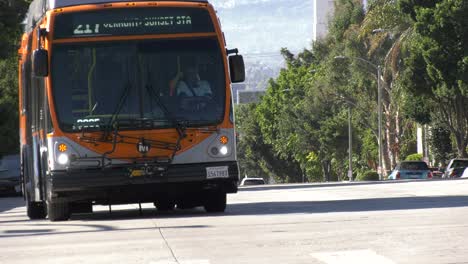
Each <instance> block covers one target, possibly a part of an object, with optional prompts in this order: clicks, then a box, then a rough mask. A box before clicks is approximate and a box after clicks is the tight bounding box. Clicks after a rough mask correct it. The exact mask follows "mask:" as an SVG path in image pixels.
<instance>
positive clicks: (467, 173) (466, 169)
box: [460, 168, 468, 178]
mask: <svg viewBox="0 0 468 264" xmlns="http://www.w3.org/2000/svg"><path fill="white" fill-rule="evenodd" d="M460 178H468V168H465V170H464V171H463V174H462V176H461V177H460Z"/></svg>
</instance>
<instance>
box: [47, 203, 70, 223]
mask: <svg viewBox="0 0 468 264" xmlns="http://www.w3.org/2000/svg"><path fill="white" fill-rule="evenodd" d="M47 215H48V216H49V220H50V221H52V222H55V221H66V220H68V219H70V216H71V212H70V205H69V204H68V203H67V202H49V203H47Z"/></svg>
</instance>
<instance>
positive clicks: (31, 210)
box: [26, 195, 47, 220]
mask: <svg viewBox="0 0 468 264" xmlns="http://www.w3.org/2000/svg"><path fill="white" fill-rule="evenodd" d="M26 212H27V214H28V217H29V219H31V220H36V219H44V218H46V215H47V214H46V206H45V203H44V202H31V201H30V200H29V196H28V195H26Z"/></svg>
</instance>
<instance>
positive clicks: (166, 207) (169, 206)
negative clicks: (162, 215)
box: [154, 199, 175, 211]
mask: <svg viewBox="0 0 468 264" xmlns="http://www.w3.org/2000/svg"><path fill="white" fill-rule="evenodd" d="M154 206H155V207H156V208H157V209H158V211H171V210H174V207H175V203H174V201H171V200H168V199H160V200H158V201H156V202H154Z"/></svg>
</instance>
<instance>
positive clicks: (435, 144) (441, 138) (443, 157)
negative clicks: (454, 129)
mask: <svg viewBox="0 0 468 264" xmlns="http://www.w3.org/2000/svg"><path fill="white" fill-rule="evenodd" d="M430 131H431V133H430V137H429V144H430V146H431V148H432V152H433V154H434V158H435V159H436V161H438V162H440V163H441V164H442V166H445V165H446V162H447V160H448V159H449V158H450V154H451V153H452V141H451V139H450V131H449V130H447V129H446V128H445V127H443V126H436V127H431V130H430Z"/></svg>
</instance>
